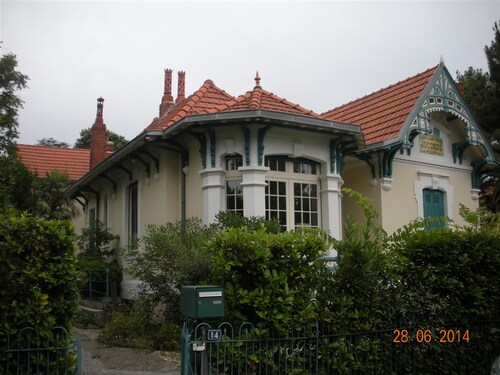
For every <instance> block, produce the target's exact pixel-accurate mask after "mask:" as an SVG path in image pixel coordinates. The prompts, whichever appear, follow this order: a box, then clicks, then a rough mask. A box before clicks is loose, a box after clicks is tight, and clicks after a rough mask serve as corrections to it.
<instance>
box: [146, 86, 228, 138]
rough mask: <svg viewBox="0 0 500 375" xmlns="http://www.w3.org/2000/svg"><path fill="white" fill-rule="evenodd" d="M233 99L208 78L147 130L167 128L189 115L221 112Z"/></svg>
mask: <svg viewBox="0 0 500 375" xmlns="http://www.w3.org/2000/svg"><path fill="white" fill-rule="evenodd" d="M231 100H234V97H232V96H231V95H229V94H228V93H226V92H225V91H224V90H221V89H220V88H218V87H217V86H215V84H214V83H213V82H212V81H211V80H206V81H205V83H203V85H202V86H201V87H200V88H199V89H198V90H197V91H196V92H195V93H194V94H192V95H190V96H189V97H187V98H186V99H184V100H183V101H182V102H180V103H178V104H177V105H175V107H173V108H172V109H171V110H170V111H169V112H167V113H166V114H165V115H164V116H163V117H161V118H159V119H156V120H154V121H153V122H152V123H151V125H149V126H148V127H147V128H146V130H163V129H166V128H168V127H169V126H171V125H173V124H175V123H176V122H178V121H180V120H182V119H183V118H184V117H187V116H189V115H201V114H206V113H215V112H219V111H220V110H222V109H224V108H226V105H225V104H226V103H227V102H228V101H231Z"/></svg>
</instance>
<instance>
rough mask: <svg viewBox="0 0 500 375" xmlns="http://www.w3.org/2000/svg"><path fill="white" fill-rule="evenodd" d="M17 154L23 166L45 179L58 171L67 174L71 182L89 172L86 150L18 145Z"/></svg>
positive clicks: (87, 152) (88, 153) (88, 155)
mask: <svg viewBox="0 0 500 375" xmlns="http://www.w3.org/2000/svg"><path fill="white" fill-rule="evenodd" d="M17 154H18V155H19V157H20V158H21V161H22V162H23V164H24V165H26V167H28V169H29V170H30V171H32V172H35V173H37V175H38V176H39V177H45V175H46V173H50V172H51V171H59V172H62V173H65V174H67V175H68V177H69V179H70V180H71V181H76V180H78V179H80V177H82V176H83V175H84V174H85V173H87V172H88V171H89V166H90V150H88V149H83V148H63V147H47V146H34V145H22V144H18V145H17Z"/></svg>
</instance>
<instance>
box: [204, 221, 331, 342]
mask: <svg viewBox="0 0 500 375" xmlns="http://www.w3.org/2000/svg"><path fill="white" fill-rule="evenodd" d="M208 246H209V250H210V253H211V254H212V256H213V259H214V261H213V268H212V278H211V281H212V283H213V284H218V285H222V286H224V288H225V302H226V319H228V320H229V321H231V322H234V323H235V324H240V323H242V322H244V321H250V322H252V323H254V324H255V325H256V326H259V327H260V328H264V327H265V328H269V329H271V330H273V331H276V332H278V333H281V334H285V333H288V332H290V330H291V328H292V326H294V322H296V321H297V320H299V321H311V320H314V319H316V318H317V312H318V311H317V305H316V304H315V302H314V297H315V296H316V294H317V293H318V292H319V291H321V290H322V288H323V287H324V283H325V281H326V280H327V279H328V276H329V271H327V269H326V267H325V266H324V263H323V262H321V261H318V260H317V259H318V258H319V257H320V256H322V255H324V253H325V250H326V247H327V246H328V242H327V240H326V236H325V234H324V233H323V232H322V231H320V230H313V229H311V230H303V231H296V232H285V233H280V234H274V233H268V232H266V231H265V229H264V228H261V229H258V230H256V231H254V232H250V231H249V230H248V229H247V228H246V227H242V228H230V229H228V230H227V231H224V232H219V233H218V234H217V236H216V237H215V239H214V240H213V241H211V242H210V244H209V245H208Z"/></svg>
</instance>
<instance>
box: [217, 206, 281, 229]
mask: <svg viewBox="0 0 500 375" xmlns="http://www.w3.org/2000/svg"><path fill="white" fill-rule="evenodd" d="M215 220H216V221H215V224H214V226H215V228H217V229H219V230H226V229H229V228H242V227H246V228H247V229H248V231H249V232H255V231H256V230H259V229H262V228H263V229H265V230H266V232H268V233H280V232H283V228H282V227H281V224H280V222H279V220H278V219H271V220H266V218H264V217H260V216H251V217H247V216H243V215H240V214H238V213H236V212H229V211H221V212H219V213H218V214H217V215H216V216H215Z"/></svg>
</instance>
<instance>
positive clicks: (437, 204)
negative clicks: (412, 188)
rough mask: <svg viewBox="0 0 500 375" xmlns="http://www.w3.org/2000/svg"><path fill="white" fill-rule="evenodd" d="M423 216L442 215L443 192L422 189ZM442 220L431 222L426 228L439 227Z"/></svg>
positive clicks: (441, 224)
mask: <svg viewBox="0 0 500 375" xmlns="http://www.w3.org/2000/svg"><path fill="white" fill-rule="evenodd" d="M423 194H424V218H428V217H437V218H441V217H443V216H444V193H443V192H442V191H439V190H431V189H424V191H423ZM443 226H444V222H442V221H441V222H435V223H432V224H431V225H430V226H429V227H428V228H427V229H431V228H440V227H443Z"/></svg>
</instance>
